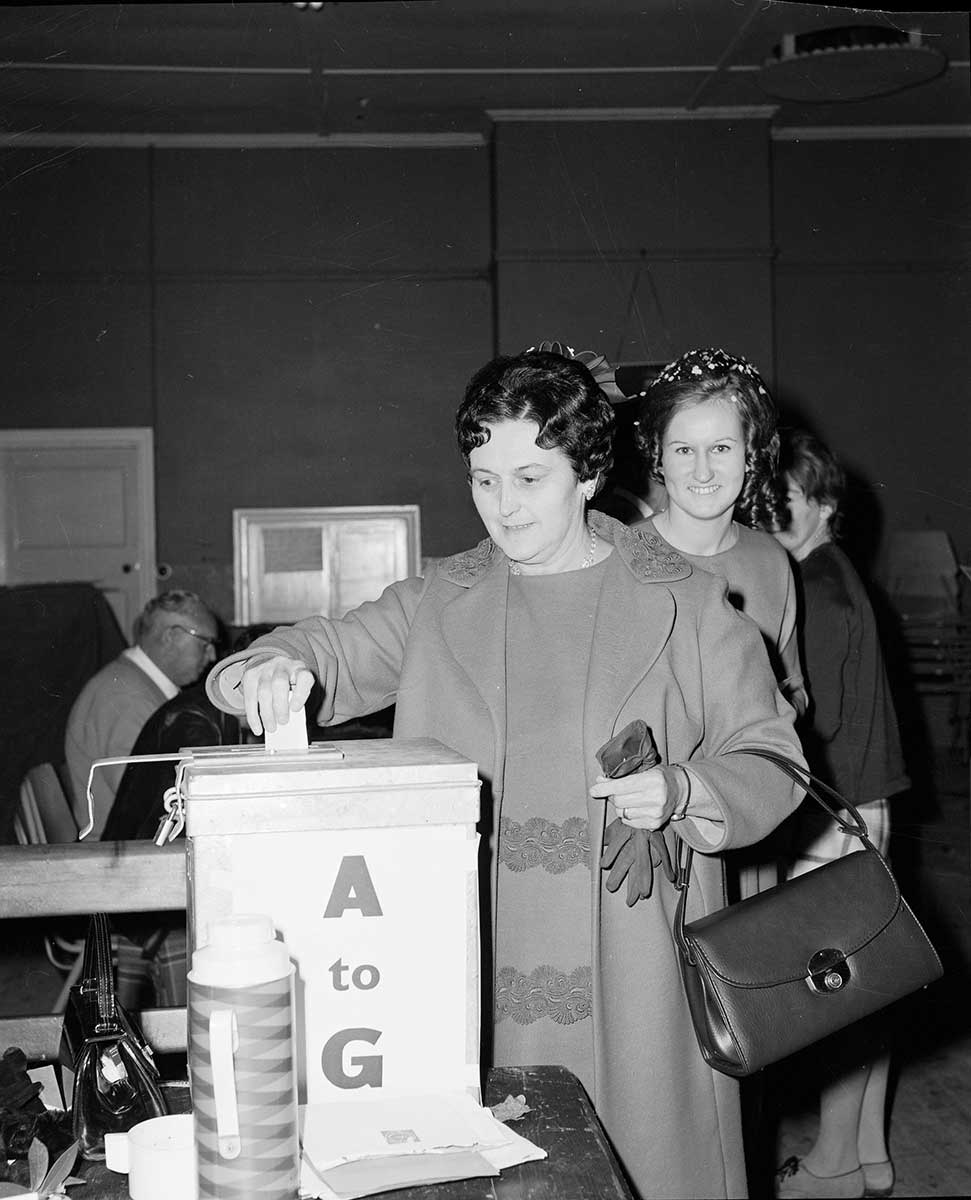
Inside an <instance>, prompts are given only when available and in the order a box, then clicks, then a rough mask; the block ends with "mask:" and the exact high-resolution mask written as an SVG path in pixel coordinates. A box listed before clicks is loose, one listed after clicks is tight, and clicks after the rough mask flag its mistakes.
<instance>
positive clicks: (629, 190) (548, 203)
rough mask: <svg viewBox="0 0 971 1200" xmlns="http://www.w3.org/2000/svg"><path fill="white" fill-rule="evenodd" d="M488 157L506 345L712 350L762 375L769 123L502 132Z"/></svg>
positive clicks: (661, 357)
mask: <svg viewBox="0 0 971 1200" xmlns="http://www.w3.org/2000/svg"><path fill="white" fill-rule="evenodd" d="M496 163H497V168H496V174H497V180H496V184H497V223H496V225H497V259H498V272H497V276H498V314H499V329H500V343H501V345H502V347H503V349H504V350H508V349H518V348H522V347H523V346H526V345H529V344H530V343H535V342H537V341H541V340H543V339H544V338H559V339H563V340H566V341H568V342H569V343H570V344H571V345H573V346H574V347H575V348H577V349H581V348H582V349H595V350H598V351H600V352H602V353H605V354H607V355H608V357H609V358H610V359H611V360H612V361H614V362H617V361H626V362H636V361H661V362H665V361H668V360H669V359H671V358H673V357H675V356H676V355H678V354H680V353H682V351H684V350H686V349H688V348H689V347H690V346H696V345H711V344H714V345H721V346H725V347H726V348H728V349H732V350H734V351H735V352H736V353H740V354H745V355H746V356H748V357H750V358H751V359H752V360H753V361H754V362H756V363H758V364H759V365H760V366H761V367H762V369H763V370H764V371H765V373H766V376H767V378H771V376H772V363H771V350H772V309H771V303H772V226H771V193H770V185H771V176H770V171H769V142H768V124H767V122H766V121H765V120H747V121H739V122H730V121H723V120H714V121H713V120H708V121H700V120H699V121H629V122H593V121H591V122H572V121H571V122H569V123H567V124H558V123H551V124H531V123H529V122H521V123H514V124H509V125H501V126H499V128H498V129H497V131H496ZM738 297H744V303H743V304H740V303H738V300H737V298H738Z"/></svg>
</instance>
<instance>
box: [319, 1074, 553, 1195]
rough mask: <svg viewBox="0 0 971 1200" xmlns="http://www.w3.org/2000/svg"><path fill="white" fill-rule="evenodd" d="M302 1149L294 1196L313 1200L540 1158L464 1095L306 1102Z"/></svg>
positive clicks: (490, 1171)
mask: <svg viewBox="0 0 971 1200" xmlns="http://www.w3.org/2000/svg"><path fill="white" fill-rule="evenodd" d="M301 1146H302V1151H303V1153H302V1156H301V1162H300V1195H301V1196H303V1197H311V1196H312V1197H317V1198H318V1200H354V1198H355V1197H358V1196H373V1195H375V1194H376V1193H378V1192H387V1191H391V1190H393V1189H394V1188H402V1187H418V1186H421V1185H424V1184H429V1183H442V1182H444V1181H445V1180H448V1179H472V1178H475V1177H476V1176H481V1175H493V1176H494V1175H498V1174H499V1172H500V1171H501V1170H502V1169H503V1168H504V1167H511V1166H515V1165H516V1164H517V1163H522V1162H532V1161H534V1160H535V1159H540V1158H545V1157H546V1151H545V1150H541V1149H540V1148H539V1147H538V1146H534V1145H533V1143H532V1142H529V1141H527V1140H526V1138H524V1137H520V1136H519V1134H518V1133H514V1132H513V1130H511V1129H510V1128H509V1127H508V1126H507V1125H504V1124H503V1123H502V1122H501V1121H497V1120H496V1118H495V1117H494V1116H493V1115H492V1113H491V1112H490V1111H489V1109H488V1108H483V1107H482V1106H481V1105H480V1104H477V1103H476V1101H475V1100H473V1099H472V1097H471V1096H469V1095H468V1094H466V1093H464V1092H461V1093H456V1094H448V1095H441V1094H436V1095H424V1094H416V1095H407V1096H399V1097H395V1098H383V1099H380V1100H360V1101H351V1102H348V1103H334V1104H310V1105H306V1106H305V1107H303V1108H302V1109H301Z"/></svg>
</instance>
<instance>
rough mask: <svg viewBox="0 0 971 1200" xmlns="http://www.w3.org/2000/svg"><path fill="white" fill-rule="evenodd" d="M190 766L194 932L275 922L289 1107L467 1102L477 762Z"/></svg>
mask: <svg viewBox="0 0 971 1200" xmlns="http://www.w3.org/2000/svg"><path fill="white" fill-rule="evenodd" d="M190 753H191V757H189V758H188V759H187V760H185V761H183V763H182V765H181V768H180V772H181V779H180V783H179V790H180V792H181V795H182V797H183V799H184V803H185V818H186V837H187V839H188V873H189V881H188V882H189V887H188V904H189V930H190V937H191V940H192V942H193V945H194V946H201V945H205V943H206V940H207V935H206V929H207V925H208V923H209V922H210V921H212V920H214V919H216V918H217V917H224V916H229V915H232V914H239V913H254V912H255V913H268V914H269V915H270V916H271V917H272V918H273V922H274V925H275V926H276V929H277V930H278V932H279V934H280V936H282V938H283V940H284V941H285V942H286V944H287V947H288V949H289V951H290V956H291V958H292V960H293V962H294V965H295V968H296V978H295V988H294V991H295V997H296V999H295V1003H296V1027H297V1030H298V1046H297V1061H298V1070H299V1099H300V1101H301V1103H304V1102H307V1103H311V1104H318V1103H325V1102H330V1101H335V1100H339V1101H342V1102H343V1101H349V1100H355V1099H362V1100H367V1099H377V1098H381V1097H385V1098H392V1097H394V1096H395V1095H404V1094H407V1093H414V1092H416V1091H423V1092H439V1091H444V1092H454V1091H457V1090H462V1091H464V1090H470V1091H471V1092H472V1093H473V1094H474V1095H478V1084H479V926H478V883H477V870H476V859H477V849H478V837H477V834H476V831H475V823H476V821H477V819H478V815H479V780H478V776H477V773H476V766H475V764H474V763H471V762H468V761H467V760H466V759H464V758H462V757H461V756H460V755H458V754H456V753H455V752H454V751H452V750H449V749H448V748H447V747H445V746H443V745H441V743H439V742H436V741H433V740H431V739H414V740H411V739H382V740H364V741H350V742H333V743H320V744H312V745H311V746H310V747H309V748H306V749H295V750H287V751H277V752H275V753H273V752H269V751H267V750H265V749H264V748H263V747H261V746H254V747H251V746H240V747H227V748H223V749H210V750H205V751H196V752H190Z"/></svg>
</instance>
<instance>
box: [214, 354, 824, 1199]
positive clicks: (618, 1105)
mask: <svg viewBox="0 0 971 1200" xmlns="http://www.w3.org/2000/svg"><path fill="white" fill-rule="evenodd" d="M612 428H613V413H612V410H611V407H610V404H609V403H608V401H607V398H606V396H605V395H604V393H603V392H602V391H601V389H600V388H599V387H598V386H597V383H596V381H595V380H594V378H593V376H592V375H591V373H590V372H589V371H588V370H587V368H586V367H585V366H584V365H583V364H582V363H581V362H579V361H577V360H575V359H573V358H566V357H564V356H561V355H559V354H553V353H542V352H527V353H523V354H520V355H517V356H515V357H511V358H498V359H496V360H494V361H493V362H491V363H488V364H487V365H486V366H485V367H483V368H482V370H481V371H479V372H478V373H477V374H476V375H475V376H474V377H473V379H472V380H471V382H470V383H469V386H468V388H467V389H466V393H465V398H464V400H463V402H462V404H461V406H460V408H459V411H458V414H457V417H456V432H457V435H458V444H459V450H460V452H461V454H462V457H463V458H464V460H465V466H466V471H467V478H468V482H469V486H470V488H471V491H472V499H473V501H474V503H475V507H476V509H477V510H478V513H479V516H480V517H481V519H482V522H483V525H484V526H485V529H486V531H487V533H488V534H489V537H488V538H487V539H486V540H484V541H483V542H481V543H480V544H479V545H478V546H477V547H475V548H474V549H472V550H469V551H466V552H465V553H462V554H457V555H454V556H453V557H451V558H446V559H443V560H441V561H439V562H437V563H435V564H434V565H433V566H432V567H431V568H430V569H429V571H428V572H427V575H426V577H425V578H424V579H409V580H404V581H402V582H400V583H396V584H393V585H392V586H391V587H389V588H387V589H386V590H385V592H384V593H383V594H382V596H381V597H380V599H378V600H377V601H374V602H371V603H366V604H363V605H361V606H360V607H359V608H357V609H355V610H354V611H352V612H350V613H348V614H347V616H345V617H343V618H342V619H341V620H327V619H324V618H321V617H312V618H310V619H308V620H305V621H300V622H298V623H297V624H296V625H295V626H293V627H291V628H285V629H278V630H275V631H274V632H273V633H272V634H270V635H269V636H268V637H265V638H261V639H259V640H258V641H256V642H255V643H254V644H253V645H252V646H251V647H250V648H249V649H248V650H247V651H245V652H244V654H242V655H236V656H234V657H233V658H231V659H229V660H227V661H226V662H225V663H224V664H221V665H220V667H219V668H217V670H216V671H214V672H213V674H211V675H210V677H209V685H208V686H209V689H210V695H211V696H212V698H213V699H214V700H215V702H216V703H217V704H220V705H221V706H223V707H228V708H230V709H233V710H235V711H240V710H241V709H245V711H246V714H247V717H248V720H249V723H250V726H251V728H252V729H253V730H254V732H256V733H259V732H260V731H261V729H262V728H263V726H264V725H265V726H266V727H267V728H269V729H271V730H272V729H274V728H275V727H276V723H277V722H282V721H286V720H287V719H288V718H289V714H290V712H291V711H297V710H298V709H299V708H300V707H301V706H302V705H303V703H304V701H305V700H306V698H307V695H308V694H309V690H310V687H311V685H312V684H313V681H314V679H315V678H316V679H317V680H319V682H320V684H321V687H322V689H323V694H324V703H323V706H322V708H321V710H320V712H319V713H318V721H321V722H322V723H330V722H333V721H340V720H345V719H347V718H350V717H354V716H359V715H361V714H363V713H366V712H369V711H373V710H375V709H378V708H382V707H384V706H385V705H387V704H388V703H390V702H392V701H396V710H395V736H396V737H411V738H414V737H432V738H436V739H437V740H438V741H440V742H443V743H444V744H445V745H448V746H451V747H453V748H454V749H455V750H457V751H458V752H459V753H460V754H462V755H464V756H465V757H466V758H468V759H469V760H471V761H473V762H475V763H477V764H478V769H479V773H480V776H481V777H482V781H483V788H482V794H481V795H482V810H483V811H482V827H483V832H484V833H486V832H488V833H489V835H490V837H489V839H488V840H487V839H486V838H485V837H483V847H482V848H483V852H484V853H485V854H487V856H488V857H487V860H486V861H485V862H484V863H483V865H482V868H481V873H482V880H483V882H484V883H485V882H486V881H488V883H487V893H486V894H487V895H488V896H489V897H490V900H489V902H487V903H486V904H484V906H483V912H482V914H481V922H482V932H483V943H484V945H485V946H486V947H488V948H489V950H491V954H490V953H488V952H487V955H486V959H487V961H486V962H485V963H484V966H483V971H484V978H485V979H487V980H488V981H489V982H491V983H493V985H494V994H495V1004H494V1012H493V1019H492V1020H491V1021H490V1020H489V1019H488V1018H487V1019H486V1021H485V1022H484V1024H485V1026H486V1030H485V1040H486V1042H487V1043H488V1042H489V1040H490V1035H491V1040H492V1043H493V1045H492V1055H491V1061H492V1063H494V1064H496V1065H509V1064H517V1063H518V1064H523V1063H539V1064H543V1063H560V1064H563V1065H565V1066H566V1067H568V1068H569V1069H570V1070H572V1071H573V1072H574V1073H575V1074H576V1075H577V1076H578V1078H579V1079H580V1080H581V1082H582V1083H583V1086H584V1087H585V1088H586V1090H587V1092H588V1093H589V1094H590V1096H591V1098H592V1100H593V1103H594V1106H595V1108H596V1110H597V1113H598V1114H599V1116H600V1118H601V1120H602V1121H603V1123H604V1126H605V1127H606V1129H607V1132H608V1134H609V1136H610V1139H611V1141H612V1143H613V1145H614V1148H615V1149H616V1151H617V1153H618V1155H619V1157H620V1159H621V1161H622V1162H623V1164H624V1166H625V1168H626V1170H627V1171H628V1173H629V1175H630V1177H631V1178H632V1180H633V1181H634V1185H635V1187H636V1189H637V1191H638V1192H639V1193H640V1194H641V1195H643V1196H644V1197H652V1196H665V1197H710V1196H741V1195H744V1193H745V1187H746V1179H745V1164H744V1157H743V1151H742V1138H741V1127H740V1115H739V1102H738V1087H737V1084H736V1083H735V1081H734V1080H731V1079H728V1078H727V1077H726V1076H724V1075H719V1074H718V1073H717V1072H714V1071H712V1070H711V1068H710V1067H708V1066H707V1064H706V1063H705V1062H704V1061H703V1059H702V1058H701V1055H700V1053H699V1051H698V1046H697V1042H696V1039H695V1035H694V1030H693V1027H692V1025H691V1021H690V1018H689V1015H688V1010H687V1005H686V1004H685V1000H684V994H683V991H682V986H681V980H680V975H679V970H678V962H677V957H676V954H675V950H674V944H673V939H672V936H671V926H672V920H673V916H674V910H675V908H676V903H677V892H676V891H675V889H674V888H673V887H671V886H664V885H665V884H666V881H665V880H661V881H660V885H659V886H656V887H655V888H654V891H653V894H652V895H651V897H650V898H649V899H644V900H641V901H639V902H638V903H637V904H636V905H635V906H633V907H629V906H628V905H627V904H626V902H625V898H624V896H623V895H621V894H618V893H616V892H608V891H607V890H606V887H605V886H604V880H605V876H604V875H602V873H601V871H600V869H599V863H600V859H601V854H602V851H603V841H604V827H605V824H606V822H607V821H608V820H613V819H614V818H617V819H619V820H620V821H623V822H624V823H626V824H627V825H629V826H631V827H632V828H634V829H648V830H660V831H662V836H665V837H666V838H668V839H670V842H671V847H672V852H673V847H674V841H675V839H674V833H675V832H676V831H677V832H679V833H680V836H681V837H682V838H683V839H684V840H685V841H686V842H688V843H689V844H690V845H692V846H694V847H695V849H697V850H699V851H700V852H701V853H699V854H698V855H696V856H695V871H696V881H697V884H698V894H697V897H696V899H695V902H694V903H695V905H697V908H696V911H695V913H694V914H692V915H693V916H694V915H700V912H702V911H711V910H712V909H716V908H720V907H721V906H722V905H723V903H724V889H723V885H722V867H721V861H720V857H719V852H720V851H722V850H723V849H727V848H730V847H731V846H735V845H747V844H750V843H752V842H755V841H758V840H759V839H760V838H763V837H764V836H765V835H766V834H767V833H769V832H770V830H772V829H773V828H775V826H776V825H777V824H778V823H779V822H780V821H781V820H782V819H783V818H784V817H785V816H786V815H787V814H788V813H789V812H790V811H792V810H793V808H794V807H795V789H793V788H791V787H790V786H789V785H788V783H787V782H786V781H785V780H784V779H783V778H782V777H781V776H780V775H779V773H778V771H777V770H776V769H775V768H774V767H773V766H772V765H771V764H770V763H767V762H765V761H764V760H761V759H759V758H757V757H755V756H754V755H750V754H744V753H743V754H736V753H731V751H735V750H745V749H747V748H752V749H759V748H762V747H766V748H772V749H776V750H778V751H779V752H781V753H783V754H786V755H789V756H792V757H795V758H796V759H797V760H799V761H801V753H800V750H799V745H798V739H797V738H796V737H795V734H794V731H793V726H792V710H791V709H790V708H789V706H788V705H787V704H785V703H784V702H783V700H782V698H781V697H780V695H779V693H778V690H777V688H776V686H775V682H774V680H773V678H772V673H771V670H770V668H769V663H768V660H767V658H766V654H765V651H764V649H763V647H762V645H761V640H760V637H759V632H758V630H757V629H756V627H755V626H754V625H753V624H752V622H750V621H749V620H747V619H746V618H744V617H742V616H740V615H739V614H738V613H737V612H735V611H733V609H732V608H731V606H730V605H729V604H728V603H727V602H726V600H725V597H724V589H723V587H721V586H719V584H718V583H717V582H716V581H715V580H713V579H712V578H711V577H710V576H708V575H706V574H705V573H704V572H701V571H693V570H692V568H691V566H690V565H689V564H688V563H687V562H685V560H684V559H683V558H682V557H681V556H680V555H679V554H677V553H676V552H675V551H673V550H671V549H670V548H669V547H668V546H665V545H664V543H663V542H662V541H661V539H660V538H658V537H657V536H656V535H655V534H653V533H651V532H649V531H646V530H633V529H630V528H628V527H626V526H623V525H621V524H620V523H619V522H617V521H615V520H612V519H611V518H609V517H605V516H603V515H601V514H599V513H596V512H594V511H591V510H589V509H588V505H589V503H590V501H591V500H592V499H593V496H594V494H595V492H596V491H597V488H598V487H599V486H600V483H601V482H602V480H603V478H604V476H605V474H606V472H607V471H608V470H609V468H610V458H611V433H612ZM780 553H781V551H780ZM636 718H640V719H642V720H644V721H645V722H646V723H647V724H648V725H649V726H650V727H651V728H652V730H653V731H654V735H655V738H656V740H657V744H658V749H659V751H660V754H661V759H662V764H663V765H659V766H658V767H656V768H654V769H652V770H649V771H645V772H643V773H638V774H632V775H628V776H627V777H626V778H624V779H605V778H604V777H603V776H602V775H601V774H600V771H599V765H598V762H597V757H596V752H597V750H598V748H599V747H600V746H601V745H602V744H603V743H604V742H606V741H607V740H608V739H609V738H611V737H613V736H614V735H615V734H616V733H617V732H618V731H620V730H621V729H623V728H624V726H626V725H627V724H628V723H629V722H630V721H632V720H634V719H636ZM691 894H692V896H695V888H694V887H692V889H691ZM490 958H491V961H489V959H490ZM482 1058H483V1065H484V1066H488V1065H490V1061H489V1060H490V1055H489V1051H488V1049H486V1050H484V1051H483V1056H482Z"/></svg>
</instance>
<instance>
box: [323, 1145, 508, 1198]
mask: <svg viewBox="0 0 971 1200" xmlns="http://www.w3.org/2000/svg"><path fill="white" fill-rule="evenodd" d="M498 1174H499V1168H498V1167H495V1166H493V1165H492V1163H490V1162H489V1161H488V1159H487V1158H486V1157H485V1156H484V1155H482V1154H477V1153H476V1152H475V1151H474V1150H451V1151H445V1152H443V1153H442V1154H409V1155H404V1154H398V1155H394V1156H393V1157H391V1158H362V1159H358V1160H356V1161H355V1162H346V1163H341V1164H340V1166H337V1167H332V1168H331V1169H330V1170H329V1171H325V1172H324V1173H323V1175H319V1174H318V1173H317V1172H316V1171H314V1169H313V1167H311V1165H310V1164H309V1163H308V1161H307V1160H306V1158H304V1159H303V1160H302V1162H301V1167H300V1194H301V1196H306V1197H311V1196H312V1197H314V1198H315V1200H356V1198H357V1197H358V1196H374V1195H377V1194H378V1193H379V1192H392V1191H397V1190H398V1188H403V1187H424V1186H425V1185H427V1184H431V1183H445V1182H447V1181H448V1180H450V1179H476V1178H481V1177H486V1178H494V1177H495V1176H496V1175H498Z"/></svg>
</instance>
